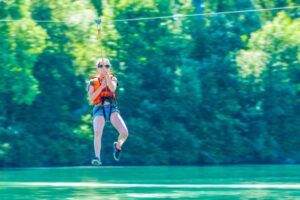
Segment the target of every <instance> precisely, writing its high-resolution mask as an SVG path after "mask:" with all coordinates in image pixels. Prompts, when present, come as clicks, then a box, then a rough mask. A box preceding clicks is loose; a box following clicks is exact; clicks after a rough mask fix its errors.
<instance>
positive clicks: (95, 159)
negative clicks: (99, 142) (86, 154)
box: [91, 157, 102, 166]
mask: <svg viewBox="0 0 300 200" xmlns="http://www.w3.org/2000/svg"><path fill="white" fill-rule="evenodd" d="M91 163H92V165H94V166H100V165H102V163H101V160H100V158H98V157H95V158H94V159H92V162H91Z"/></svg>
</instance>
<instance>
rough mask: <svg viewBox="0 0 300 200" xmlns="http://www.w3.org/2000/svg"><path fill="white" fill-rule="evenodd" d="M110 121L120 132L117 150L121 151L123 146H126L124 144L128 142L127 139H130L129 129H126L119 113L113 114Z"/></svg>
mask: <svg viewBox="0 0 300 200" xmlns="http://www.w3.org/2000/svg"><path fill="white" fill-rule="evenodd" d="M110 121H111V123H112V125H113V126H114V127H115V128H116V129H117V131H118V132H119V138H118V144H117V148H118V149H121V148H122V145H123V144H124V142H125V141H126V139H127V137H128V129H127V127H126V124H125V122H124V120H123V119H122V117H121V115H120V114H119V113H118V112H114V113H112V114H111V116H110Z"/></svg>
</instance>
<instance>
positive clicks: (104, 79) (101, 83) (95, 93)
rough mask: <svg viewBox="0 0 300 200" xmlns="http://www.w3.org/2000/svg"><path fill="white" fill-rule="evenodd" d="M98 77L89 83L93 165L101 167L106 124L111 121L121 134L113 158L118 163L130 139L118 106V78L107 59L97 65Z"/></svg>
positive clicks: (102, 59) (114, 145) (101, 59)
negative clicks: (92, 129) (123, 147)
mask: <svg viewBox="0 0 300 200" xmlns="http://www.w3.org/2000/svg"><path fill="white" fill-rule="evenodd" d="M96 67H97V69H98V75H97V76H96V77H93V78H92V79H91V80H90V82H89V87H88V96H89V99H90V101H91V102H92V103H93V105H94V108H93V128H94V150H95V158H94V159H92V165H101V164H102V163H101V156H100V153H101V138H102V132H103V128H104V126H105V122H108V121H110V122H111V123H112V125H113V126H114V127H115V128H116V129H117V131H118V132H119V137H118V140H117V141H116V142H114V143H113V149H114V151H113V156H114V159H115V160H116V161H118V160H119V159H120V153H121V149H122V146H123V144H124V142H125V140H126V139H127V137H128V129H127V127H126V124H125V122H124V120H123V119H122V117H121V115H120V113H119V110H118V108H117V105H116V94H115V91H116V88H117V86H118V80H117V78H116V77H115V76H114V75H113V73H111V71H110V62H109V60H108V59H107V58H100V59H98V61H97V63H96Z"/></svg>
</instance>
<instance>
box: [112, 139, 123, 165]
mask: <svg viewBox="0 0 300 200" xmlns="http://www.w3.org/2000/svg"><path fill="white" fill-rule="evenodd" d="M117 144H118V143H117V142H114V144H113V147H114V153H113V155H114V159H115V161H119V159H120V154H121V149H118V148H117Z"/></svg>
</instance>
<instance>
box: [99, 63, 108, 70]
mask: <svg viewBox="0 0 300 200" xmlns="http://www.w3.org/2000/svg"><path fill="white" fill-rule="evenodd" d="M104 66H105V67H106V68H107V69H108V68H109V67H110V65H104ZM102 67H103V65H102V64H101V63H99V64H98V68H102Z"/></svg>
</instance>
